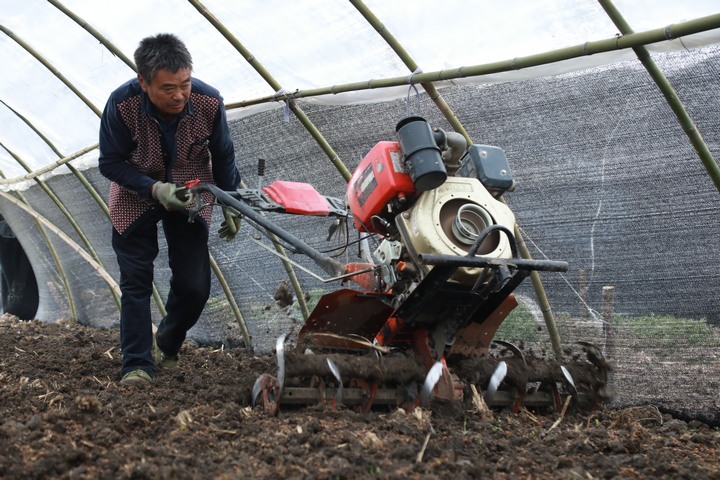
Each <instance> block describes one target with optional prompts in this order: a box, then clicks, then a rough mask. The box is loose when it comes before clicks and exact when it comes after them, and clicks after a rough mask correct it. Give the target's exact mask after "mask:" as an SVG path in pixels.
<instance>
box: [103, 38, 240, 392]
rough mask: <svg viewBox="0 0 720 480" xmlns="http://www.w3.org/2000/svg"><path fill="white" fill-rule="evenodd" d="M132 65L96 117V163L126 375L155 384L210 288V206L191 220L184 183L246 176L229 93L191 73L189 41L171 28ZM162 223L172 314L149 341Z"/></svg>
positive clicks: (228, 226) (228, 222) (143, 47)
mask: <svg viewBox="0 0 720 480" xmlns="http://www.w3.org/2000/svg"><path fill="white" fill-rule="evenodd" d="M135 64H136V65H137V69H138V75H137V78H134V79H132V80H130V81H128V82H127V83H125V84H123V85H121V86H120V87H119V88H118V89H117V90H115V91H114V92H113V93H112V94H111V95H110V98H109V100H108V102H107V105H106V106H105V111H104V112H103V115H102V119H101V122H100V158H99V169H100V173H102V175H104V176H105V177H107V178H108V179H109V180H111V181H112V183H111V185H110V219H111V221H112V225H113V232H112V246H113V249H114V250H115V253H116V255H117V261H118V265H119V266H120V290H121V292H122V300H121V308H120V344H121V350H122V369H121V372H120V374H121V383H145V382H150V381H151V380H152V379H153V378H154V377H155V373H156V371H155V367H156V366H159V367H162V368H175V367H176V366H177V363H178V352H179V351H180V347H181V346H182V343H183V341H184V340H185V337H186V334H187V331H188V330H189V329H190V328H191V327H192V326H193V325H195V323H196V322H197V320H198V318H199V317H200V314H201V313H202V310H203V308H204V307H205V303H206V302H207V299H208V297H209V296H210V261H209V253H208V245H207V241H208V231H209V225H210V221H211V216H212V209H210V208H206V209H204V210H203V211H202V212H200V215H198V217H197V218H196V220H195V222H193V223H189V222H188V211H187V208H186V207H187V206H188V205H189V204H190V203H191V202H192V200H193V199H192V198H190V196H188V195H184V194H183V191H182V186H183V184H184V182H186V181H188V180H193V179H199V180H200V181H201V182H203V183H214V184H216V185H218V187H220V188H221V189H223V190H234V189H235V188H237V186H238V184H239V183H240V174H239V172H238V170H237V167H236V166H235V150H234V147H233V143H232V139H231V137H230V130H229V128H228V124H227V117H226V115H225V108H224V105H223V99H222V97H221V96H220V94H219V92H218V91H217V90H216V89H215V88H213V87H211V86H210V85H208V84H206V83H204V82H202V81H200V80H198V79H196V78H192V76H191V73H192V58H191V56H190V53H189V52H188V50H187V48H186V47H185V45H184V43H183V42H182V41H181V40H180V39H179V38H177V37H176V36H174V35H172V34H158V35H156V36H151V37H147V38H145V39H143V40H142V41H141V42H140V44H139V46H138V48H137V50H136V51H135ZM203 195H207V194H203ZM205 200H206V201H208V202H209V201H212V197H211V196H208V198H205ZM158 222H161V223H162V227H163V231H164V233H165V238H166V240H167V250H168V263H169V266H170V269H171V272H172V277H171V279H170V291H169V293H168V297H167V303H166V305H165V308H166V311H167V315H166V316H165V318H163V319H162V321H161V322H160V325H159V326H158V329H157V332H156V334H155V339H154V340H155V341H154V342H153V335H152V323H151V316H150V298H151V295H152V282H153V262H154V260H155V258H156V257H157V254H158V236H157V225H158ZM238 224H239V219H238V218H236V217H233V216H232V215H231V214H230V213H226V214H225V222H223V223H222V225H221V228H220V232H221V235H222V236H226V237H227V239H228V240H231V239H232V238H233V237H234V236H235V233H236V232H237V227H238ZM223 234H224V235H223ZM153 354H154V355H153ZM153 356H154V358H153Z"/></svg>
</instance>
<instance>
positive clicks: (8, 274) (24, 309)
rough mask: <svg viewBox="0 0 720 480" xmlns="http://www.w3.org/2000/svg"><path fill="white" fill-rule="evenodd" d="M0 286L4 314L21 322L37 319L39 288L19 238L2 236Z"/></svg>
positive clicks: (0, 244)
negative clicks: (15, 317) (9, 314)
mask: <svg viewBox="0 0 720 480" xmlns="http://www.w3.org/2000/svg"><path fill="white" fill-rule="evenodd" d="M0 270H1V272H0V273H1V275H0V277H1V278H0V285H1V290H2V308H3V311H4V312H7V313H11V314H13V315H17V316H18V318H20V319H21V320H31V319H33V318H35V314H36V313H37V309H38V286H37V281H36V280H35V273H34V272H33V269H32V265H30V260H28V257H27V255H26V254H25V250H23V248H22V245H20V242H19V241H18V239H17V238H14V237H13V238H8V237H2V236H0Z"/></svg>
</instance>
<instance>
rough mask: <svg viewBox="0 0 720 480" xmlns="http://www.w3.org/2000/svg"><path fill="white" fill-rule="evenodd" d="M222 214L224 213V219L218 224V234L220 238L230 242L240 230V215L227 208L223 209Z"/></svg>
mask: <svg viewBox="0 0 720 480" xmlns="http://www.w3.org/2000/svg"><path fill="white" fill-rule="evenodd" d="M223 214H224V215H225V221H224V222H222V223H221V224H220V229H219V230H218V235H219V236H220V238H224V239H225V240H227V241H228V242H230V241H232V240H233V239H234V238H235V235H237V232H238V230H240V216H239V215H238V214H237V213H235V212H233V211H232V210H230V209H229V208H226V209H224V210H223Z"/></svg>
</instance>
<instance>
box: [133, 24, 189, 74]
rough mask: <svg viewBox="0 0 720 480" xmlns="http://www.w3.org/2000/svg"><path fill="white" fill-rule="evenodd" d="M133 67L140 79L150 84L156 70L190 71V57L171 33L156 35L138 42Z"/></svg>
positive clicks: (183, 45) (183, 46) (181, 43)
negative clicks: (183, 69) (134, 66)
mask: <svg viewBox="0 0 720 480" xmlns="http://www.w3.org/2000/svg"><path fill="white" fill-rule="evenodd" d="M135 65H136V66H137V70H138V73H139V74H140V76H141V77H142V79H143V80H144V81H146V82H148V83H150V82H152V79H153V78H154V77H155V74H156V73H157V71H158V70H162V69H164V70H169V71H171V72H173V73H176V72H177V71H178V70H180V69H181V68H189V69H190V70H192V56H191V55H190V52H189V51H188V49H187V47H186V46H185V44H184V43H183V41H182V40H180V39H179V38H178V37H176V36H175V35H173V34H172V33H158V34H157V35H155V36H151V37H146V38H143V39H142V40H141V41H140V45H138V48H137V50H135Z"/></svg>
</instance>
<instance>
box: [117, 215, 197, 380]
mask: <svg viewBox="0 0 720 480" xmlns="http://www.w3.org/2000/svg"><path fill="white" fill-rule="evenodd" d="M158 221H161V222H162V226H163V231H164V232H165V238H166V240H167V250H168V263H169V265H170V270H171V272H172V276H171V278H170V291H169V293H168V296H167V302H166V304H165V309H166V311H167V315H166V316H165V318H163V320H162V322H160V325H159V326H158V330H157V334H156V340H157V343H158V346H159V347H160V348H161V349H162V350H163V352H165V353H167V354H169V355H175V354H177V352H179V351H180V347H181V346H182V343H183V341H184V340H185V337H186V335H187V331H188V330H190V328H192V326H193V325H195V323H196V322H197V320H198V318H200V314H201V313H202V310H203V308H204V307H205V304H206V302H207V299H208V297H209V296H210V256H209V253H208V245H207V242H208V228H207V224H206V223H205V221H204V220H202V219H201V218H197V219H196V220H195V222H194V223H188V221H187V215H186V214H185V213H184V212H166V211H164V210H163V209H162V208H159V209H158V210H157V211H156V214H155V216H154V217H152V218H148V219H146V220H142V221H141V222H142V223H141V224H139V225H137V226H134V227H135V228H134V229H133V230H132V231H131V232H130V233H129V234H128V235H127V236H125V237H123V236H121V235H119V234H118V233H117V232H116V231H115V230H114V229H113V237H112V245H113V248H114V250H115V253H116V255H117V260H118V265H119V266H120V291H121V293H122V298H121V309H120V346H121V350H122V356H123V360H122V370H121V375H125V374H126V373H127V372H129V371H131V370H136V369H138V368H140V369H142V370H145V371H146V372H147V373H149V374H150V375H151V376H154V375H155V365H154V362H153V358H152V348H153V338H152V321H151V316H150V300H151V297H152V282H153V262H154V260H155V258H156V257H157V255H158V235H157V233H158V232H157V223H158ZM157 287H158V289H159V290H160V291H162V289H163V287H164V285H157Z"/></svg>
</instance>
